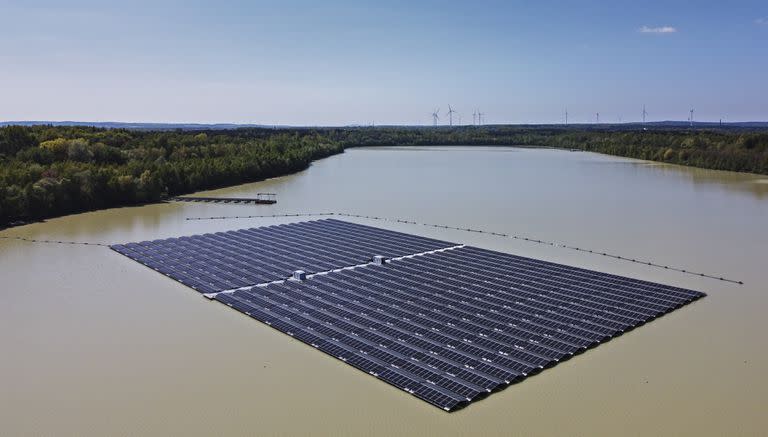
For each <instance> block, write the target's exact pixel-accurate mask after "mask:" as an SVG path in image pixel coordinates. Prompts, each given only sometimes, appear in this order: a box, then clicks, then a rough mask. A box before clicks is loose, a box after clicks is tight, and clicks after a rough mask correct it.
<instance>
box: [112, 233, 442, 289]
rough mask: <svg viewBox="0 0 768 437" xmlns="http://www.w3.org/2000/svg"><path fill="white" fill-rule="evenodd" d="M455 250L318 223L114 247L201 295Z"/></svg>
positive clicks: (422, 239)
mask: <svg viewBox="0 0 768 437" xmlns="http://www.w3.org/2000/svg"><path fill="white" fill-rule="evenodd" d="M450 246H455V244H453V243H448V242H444V241H438V240H434V239H430V238H425V237H420V236H416V235H409V234H404V233H401V232H395V231H389V230H385V229H380V228H374V227H370V226H365V225H360V224H356V223H350V222H344V221H341V220H335V219H324V220H314V221H308V222H300V223H291V224H283V225H275V226H267V227H261V228H251V229H241V230H237V231H228V232H217V233H215V234H204V235H194V236H190V237H180V238H167V239H162V240H154V241H142V242H138V243H128V244H117V245H113V246H110V247H111V248H112V249H113V250H115V251H116V252H119V253H121V254H123V255H125V256H127V257H129V258H131V259H133V260H135V261H138V262H140V263H142V264H144V265H146V266H148V267H150V268H152V269H154V270H157V271H158V272H160V273H162V274H164V275H166V276H169V277H171V278H173V279H175V280H177V281H179V282H181V283H183V284H185V285H187V286H189V287H191V288H194V289H195V290H197V291H199V292H201V293H215V292H219V291H222V290H230V289H234V288H241V287H245V286H249V285H256V284H261V283H265V282H271V281H276V280H281V279H286V278H288V277H289V276H290V275H291V273H292V272H294V271H296V270H304V271H305V272H307V273H316V272H322V271H327V270H332V269H338V268H342V267H347V266H352V265H356V264H361V263H366V262H369V261H370V260H371V259H372V257H373V256H375V255H382V256H384V257H387V258H394V257H399V256H405V255H411V254H414V253H421V252H426V251H432V250H437V249H443V248H447V247H450Z"/></svg>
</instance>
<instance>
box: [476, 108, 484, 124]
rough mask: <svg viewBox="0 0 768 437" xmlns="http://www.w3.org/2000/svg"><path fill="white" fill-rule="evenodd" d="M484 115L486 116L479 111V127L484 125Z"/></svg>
mask: <svg viewBox="0 0 768 437" xmlns="http://www.w3.org/2000/svg"><path fill="white" fill-rule="evenodd" d="M484 115H485V114H483V113H482V112H480V110H479V109H478V110H477V124H478V125H482V124H483V116H484Z"/></svg>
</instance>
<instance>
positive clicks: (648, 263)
mask: <svg viewBox="0 0 768 437" xmlns="http://www.w3.org/2000/svg"><path fill="white" fill-rule="evenodd" d="M312 216H315V217H317V216H339V217H353V218H363V219H369V220H379V221H387V222H392V223H404V224H409V225H420V226H427V227H433V228H438V229H451V230H456V231H463V232H474V233H478V234H486V235H492V236H496V237H502V238H512V239H514V240H520V241H526V242H529V243H535V244H541V245H545V246H551V247H559V248H563V249H568V250H573V251H577V252H582V253H589V254H592V255H599V256H604V257H607V258H613V259H617V260H620V261H625V262H630V263H635V264H640V265H644V266H648V267H655V268H659V269H664V270H672V271H675V272H679V273H684V274H686V275H691V276H698V277H701V278H708V279H714V280H718V281H723V282H730V283H732V284H739V285H743V284H744V282H743V281H739V280H735V279H728V278H725V277H723V276H717V275H709V274H706V273H701V272H694V271H691V270H688V269H683V268H680V267H674V266H670V265H664V264H658V263H654V262H651V261H644V260H640V259H637V258H630V257H626V256H621V255H616V254H612V253H608V252H605V251H601V250H593V249H586V248H583V247H577V246H571V245H568V244H565V243H558V242H555V241H547V240H541V239H538V238H532V237H526V236H522V235H515V234H506V233H503V232H493V231H486V230H482V229H474V228H462V227H459V226H450V225H439V224H434V223H422V222H417V221H415V220H405V219H399V218H389V217H380V216H372V215H364V214H349V213H344V212H323V213H297V214H270V215H236V216H218V217H188V218H187V220H226V219H245V218H272V217H312Z"/></svg>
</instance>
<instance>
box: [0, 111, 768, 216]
mask: <svg viewBox="0 0 768 437" xmlns="http://www.w3.org/2000/svg"><path fill="white" fill-rule="evenodd" d="M409 145H412V146H424V145H484V146H502V145H527V146H539V147H555V148H566V149H572V150H585V151H593V152H599V153H606V154H612V155H618V156H626V157H632V158H640V159H648V160H654V161H662V162H668V163H674V164H681V165H690V166H696V167H703V168H710V169H719V170H731V171H740V172H751V173H760V174H768V132H766V131H759V130H748V129H740V130H739V129H690V130H689V129H680V128H677V129H672V128H652V129H648V130H646V129H642V128H639V127H637V126H634V127H625V128H615V127H614V128H608V127H606V128H595V127H562V126H561V127H557V126H462V127H438V128H416V127H410V128H409V127H376V128H374V127H357V128H293V129H287V128H286V129H269V128H240V129H228V130H224V129H222V130H195V131H191V130H180V129H177V130H158V131H143V130H128V129H104V128H94V127H83V126H77V127H74V126H71V127H68V126H56V127H54V126H49V125H39V126H29V127H25V126H6V127H2V128H0V225H7V224H11V223H16V222H27V221H32V220H39V219H44V218H49V217H55V216H60V215H64V214H71V213H75V212H81V211H89V210H94V209H101V208H109V207H115V206H123V205H133V204H141V203H147V202H157V201H161V200H163V199H165V198H167V197H170V196H176V195H180V194H185V193H191V192H195V191H199V190H204V189H210V188H216V187H223V186H228V185H236V184H241V183H245V182H252V181H258V180H262V179H266V178H269V177H273V176H279V175H284V174H288V173H292V172H296V171H299V170H302V169H305V168H307V167H308V166H309V165H310V163H311V162H312V161H313V160H316V159H320V158H323V157H327V156H330V155H333V154H336V153H340V152H343V151H344V149H346V148H349V147H360V146H409Z"/></svg>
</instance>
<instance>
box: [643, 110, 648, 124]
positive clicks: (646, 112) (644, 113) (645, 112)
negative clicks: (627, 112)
mask: <svg viewBox="0 0 768 437" xmlns="http://www.w3.org/2000/svg"><path fill="white" fill-rule="evenodd" d="M647 115H648V111H646V110H645V105H643V126H645V117H646V116H647Z"/></svg>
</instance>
